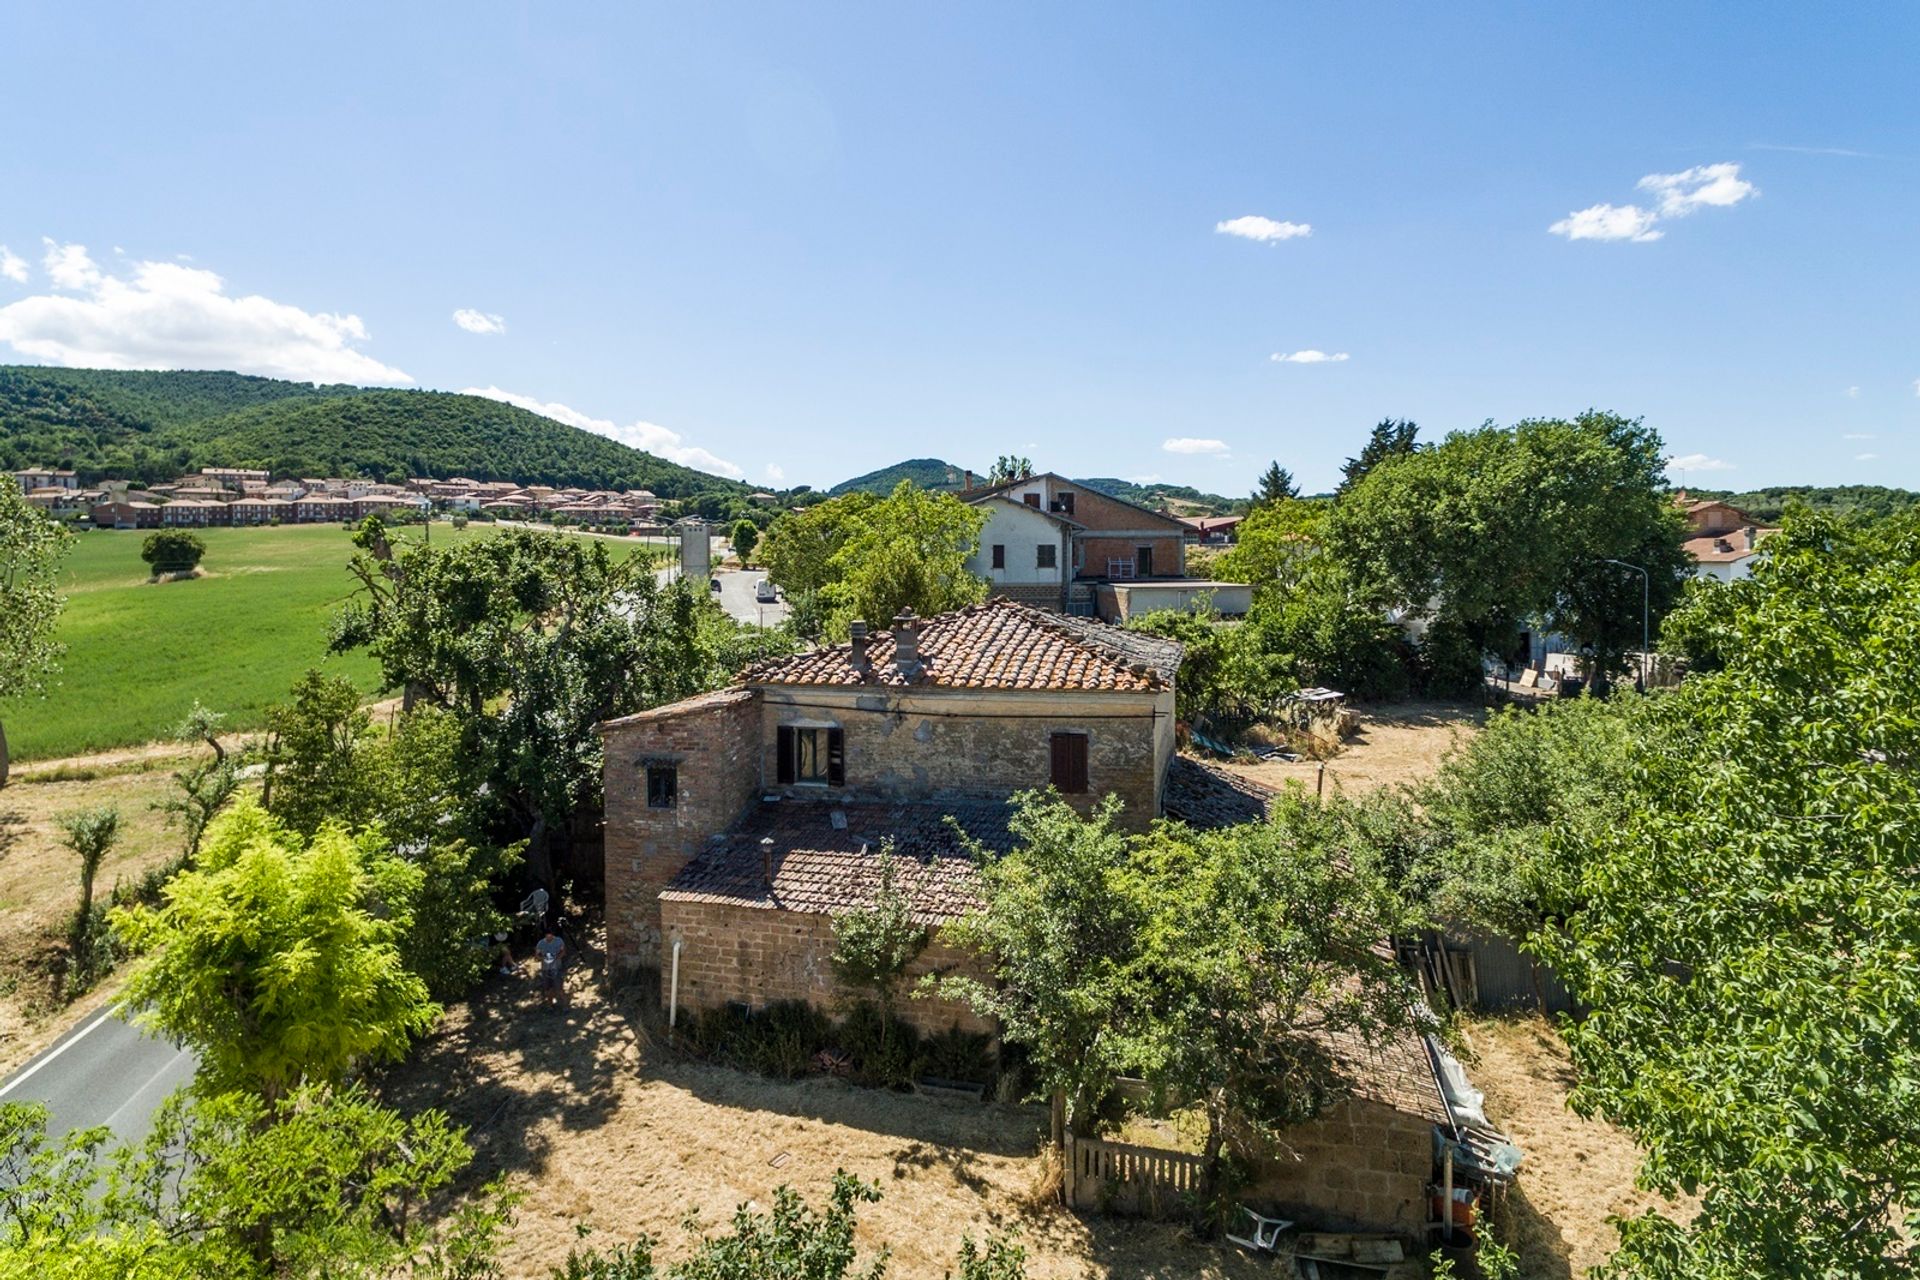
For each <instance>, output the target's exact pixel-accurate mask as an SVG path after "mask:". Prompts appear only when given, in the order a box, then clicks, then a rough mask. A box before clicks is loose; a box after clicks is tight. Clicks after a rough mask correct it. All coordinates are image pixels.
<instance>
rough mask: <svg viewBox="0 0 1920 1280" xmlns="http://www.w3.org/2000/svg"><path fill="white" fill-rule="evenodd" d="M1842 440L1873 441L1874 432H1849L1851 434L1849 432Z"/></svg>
mask: <svg viewBox="0 0 1920 1280" xmlns="http://www.w3.org/2000/svg"><path fill="white" fill-rule="evenodd" d="M1840 438H1841V439H1842V440H1871V439H1873V432H1871V431H1849V432H1847V433H1846V434H1845V435H1843V436H1841V437H1840Z"/></svg>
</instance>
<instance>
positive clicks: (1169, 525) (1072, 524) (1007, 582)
mask: <svg viewBox="0 0 1920 1280" xmlns="http://www.w3.org/2000/svg"><path fill="white" fill-rule="evenodd" d="M965 486H966V487H965V488H963V489H962V490H961V492H960V493H959V494H958V495H957V496H958V497H959V498H960V500H961V501H962V502H965V503H967V504H968V505H970V506H973V507H976V508H978V509H980V510H981V511H983V512H984V513H985V514H986V517H987V520H986V524H985V525H984V526H983V527H982V529H981V532H980V545H979V547H978V548H977V549H976V550H975V551H974V554H973V557H972V559H971V560H969V561H968V563H967V568H968V570H969V571H970V572H972V573H975V574H977V575H979V576H980V577H982V578H985V579H986V580H987V582H988V583H990V584H991V586H992V591H993V594H994V595H996V596H1005V597H1007V598H1009V599H1013V600H1019V601H1021V602H1022V603H1025V604H1030V605H1034V606H1036V607H1038V608H1042V609H1053V610H1058V611H1060V612H1062V613H1070V614H1080V615H1087V614H1097V615H1098V616H1099V617H1101V618H1105V619H1107V620H1108V621H1112V622H1124V621H1125V620H1126V619H1127V618H1128V617H1129V616H1131V615H1132V614H1136V613H1145V612H1149V611H1151V610H1154V609H1168V608H1173V609H1188V608H1193V607H1195V606H1196V605H1197V604H1198V603H1199V602H1200V601H1201V600H1202V599H1203V598H1204V599H1206V600H1208V601H1210V602H1211V603H1212V605H1213V607H1214V608H1215V609H1217V610H1218V611H1219V612H1221V613H1224V614H1237V613H1244V612H1246V609H1247V606H1248V604H1249V603H1250V602H1251V596H1252V593H1251V591H1250V590H1249V589H1248V588H1247V587H1246V586H1245V585H1244V584H1240V583H1215V582H1200V581H1197V580H1195V579H1190V578H1188V577H1187V576H1186V546H1187V543H1188V541H1190V540H1192V538H1193V529H1192V528H1191V527H1190V526H1189V525H1188V524H1187V523H1186V522H1185V521H1183V520H1181V519H1179V518H1178V517H1176V516H1171V515H1167V514H1166V513H1164V512H1160V511H1151V510H1148V509H1147V508H1146V507H1142V506H1139V505H1137V504H1135V503H1132V502H1127V501H1124V500H1122V499H1120V498H1115V497H1111V496H1109V495H1107V494H1104V493H1101V492H1100V491H1099V490H1097V489H1090V488H1088V487H1087V486H1086V485H1083V484H1078V483H1076V482H1074V481H1072V480H1068V479H1067V478H1066V477H1064V476H1060V475H1056V474H1054V473H1053V472H1050V471H1049V472H1043V473H1041V474H1039V475H1032V476H1025V477H1023V478H1021V479H1019V480H1009V481H1006V482H1004V483H1002V484H997V485H989V486H985V487H979V488H976V487H975V486H974V484H973V475H972V473H971V472H969V473H967V477H966V481H965Z"/></svg>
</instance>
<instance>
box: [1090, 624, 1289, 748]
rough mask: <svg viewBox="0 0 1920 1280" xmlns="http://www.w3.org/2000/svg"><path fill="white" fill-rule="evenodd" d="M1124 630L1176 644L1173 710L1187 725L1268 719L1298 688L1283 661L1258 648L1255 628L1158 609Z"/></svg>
mask: <svg viewBox="0 0 1920 1280" xmlns="http://www.w3.org/2000/svg"><path fill="white" fill-rule="evenodd" d="M1127 629H1128V630H1130V631H1144V632H1147V633H1148V634H1150V635H1157V636H1165V637H1166V638H1168V639H1170V640H1178V641H1179V642H1180V645H1181V656H1180V676H1179V679H1178V680H1177V681H1175V683H1174V688H1175V692H1176V698H1177V702H1176V705H1175V708H1174V710H1175V712H1176V714H1178V715H1179V717H1180V718H1181V719H1182V720H1186V721H1188V722H1190V723H1191V722H1195V721H1198V720H1201V719H1204V718H1208V717H1224V718H1225V719H1226V720H1228V721H1229V722H1247V721H1251V720H1255V719H1258V718H1260V717H1262V716H1265V715H1268V714H1270V713H1271V712H1272V711H1273V709H1274V707H1275V706H1276V705H1277V704H1278V702H1279V700H1280V698H1281V697H1282V696H1283V695H1285V694H1287V693H1290V692H1292V691H1293V690H1294V689H1296V688H1298V687H1299V686H1298V685H1297V684H1296V683H1295V682H1294V681H1293V679H1292V678H1291V677H1290V674H1289V672H1288V670H1287V663H1286V661H1285V659H1284V658H1283V657H1282V656H1281V655H1279V654H1275V653H1270V652H1268V651H1267V650H1266V649H1265V648H1264V647H1263V646H1262V645H1261V644H1260V639H1261V637H1260V632H1259V631H1258V630H1257V629H1256V628H1253V627H1249V626H1247V625H1246V624H1245V623H1241V622H1223V621H1221V619H1220V617H1219V615H1218V614H1215V613H1213V612H1211V611H1210V610H1209V611H1208V612H1205V613H1190V612H1188V611H1186V610H1184V609H1160V610H1156V611H1154V612H1152V613H1148V614H1144V615H1142V616H1140V617H1138V618H1135V619H1133V620H1132V621H1130V622H1129V623H1128V624H1127Z"/></svg>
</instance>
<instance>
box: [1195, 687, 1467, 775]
mask: <svg viewBox="0 0 1920 1280" xmlns="http://www.w3.org/2000/svg"><path fill="white" fill-rule="evenodd" d="M1358 712H1359V717H1360V729H1359V732H1357V733H1356V734H1354V735H1353V736H1352V737H1351V738H1348V739H1347V740H1346V742H1345V744H1344V745H1343V746H1342V747H1341V750H1340V752H1339V753H1338V754H1337V755H1335V756H1334V757H1333V758H1332V759H1330V760H1328V761H1327V762H1326V766H1327V784H1326V785H1327V790H1328V791H1334V790H1341V791H1346V792H1348V793H1350V794H1356V795H1358V794H1364V793H1365V792H1368V791H1373V790H1376V789H1377V788H1380V787H1389V786H1399V785H1401V784H1404V783H1410V782H1418V781H1420V780H1421V779H1423V778H1425V777H1427V776H1428V775H1430V774H1431V773H1432V772H1433V771H1434V769H1435V768H1436V767H1438V765H1439V763H1440V761H1441V759H1442V758H1443V757H1444V756H1445V755H1446V754H1447V752H1448V751H1449V750H1450V749H1452V747H1453V744H1454V743H1455V741H1457V740H1458V739H1459V738H1461V737H1463V736H1466V735H1470V734H1473V733H1476V732H1478V731H1479V728H1480V726H1481V725H1482V724H1483V723H1485V721H1486V708H1484V707H1481V706H1479V705H1477V704H1475V703H1466V702H1399V703H1394V704H1392V705H1388V706H1378V707H1361V708H1359V709H1358ZM1225 767H1226V768H1228V769H1231V770H1232V771H1233V772H1235V773H1238V774H1241V775H1243V776H1245V777H1248V778H1252V779H1254V780H1255V781H1256V782H1264V783H1266V784H1267V785H1268V786H1270V787H1278V786H1281V785H1282V784H1284V783H1287V782H1296V783H1298V784H1300V785H1301V786H1303V787H1305V788H1306V789H1307V790H1309V791H1311V790H1313V789H1314V787H1315V785H1316V783H1317V780H1318V774H1319V772H1320V766H1319V764H1318V763H1317V762H1315V761H1312V760H1300V761H1297V762H1294V763H1287V762H1285V761H1280V760H1273V761H1263V762H1261V763H1258V764H1253V763H1247V762H1241V761H1227V762H1225Z"/></svg>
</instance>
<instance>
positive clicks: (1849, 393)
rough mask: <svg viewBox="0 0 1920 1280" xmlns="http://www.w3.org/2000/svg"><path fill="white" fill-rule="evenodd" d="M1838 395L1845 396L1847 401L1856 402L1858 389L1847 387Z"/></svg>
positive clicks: (1858, 394)
mask: <svg viewBox="0 0 1920 1280" xmlns="http://www.w3.org/2000/svg"><path fill="white" fill-rule="evenodd" d="M1840 394H1841V395H1843V396H1845V397H1846V398H1847V399H1849V400H1858V399H1859V398H1860V388H1858V387H1848V388H1847V389H1846V390H1845V391H1842V392H1841V393H1840Z"/></svg>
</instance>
